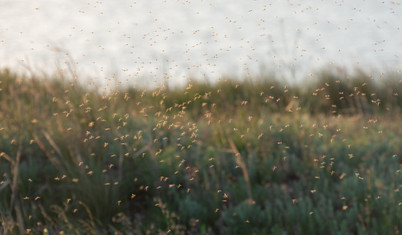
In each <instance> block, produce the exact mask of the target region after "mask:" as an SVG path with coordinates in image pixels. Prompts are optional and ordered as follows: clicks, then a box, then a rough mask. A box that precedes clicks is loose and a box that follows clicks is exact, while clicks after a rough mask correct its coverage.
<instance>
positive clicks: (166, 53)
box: [0, 0, 402, 83]
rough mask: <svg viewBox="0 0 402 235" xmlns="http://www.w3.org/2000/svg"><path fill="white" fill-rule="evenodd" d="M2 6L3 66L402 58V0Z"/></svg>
mask: <svg viewBox="0 0 402 235" xmlns="http://www.w3.org/2000/svg"><path fill="white" fill-rule="evenodd" d="M0 9H1V10H0V67H12V68H14V69H16V70H19V71H21V70H26V67H29V68H31V69H33V70H40V71H44V72H48V73H50V72H53V71H55V70H56V68H57V67H63V65H62V64H63V63H64V62H65V61H66V60H68V61H69V62H71V61H74V62H75V63H76V69H77V71H78V72H79V73H80V75H82V76H83V77H85V76H91V77H93V78H94V80H95V81H96V82H99V83H104V82H105V80H110V78H111V77H112V76H113V74H117V76H118V77H119V78H121V79H122V81H123V82H125V81H130V82H134V81H135V82H138V80H141V79H143V81H141V82H143V83H147V82H151V80H158V79H159V80H160V78H161V77H162V76H163V75H162V74H163V72H166V73H167V74H168V76H169V77H170V80H171V81H172V82H178V83H180V82H181V81H183V80H185V79H186V78H187V77H188V76H194V77H198V78H201V79H209V80H214V79H216V78H219V77H221V76H235V77H247V76H254V75H258V74H261V73H264V71H265V72H267V71H269V72H273V73H275V74H277V75H278V76H286V77H287V78H288V79H303V78H305V77H306V76H308V74H310V75H311V73H313V74H314V71H316V70H317V69H320V68H325V67H326V66H327V65H328V64H330V63H333V64H335V65H340V66H346V67H347V68H354V67H355V66H358V67H360V68H362V69H366V68H367V69H369V70H371V69H378V70H398V69H399V68H400V67H401V56H402V32H401V29H400V18H401V16H402V8H401V6H400V4H399V2H397V1H375V0H370V1H364V0H353V1H345V2H343V1H319V0H310V1H301V0H299V1H284V0H278V1H262V0H260V1H259V0H255V1H253V0H242V1H229V0H215V1H206V0H204V1H200V0H198V1H176V0H165V1H162V0H143V1H131V0H120V1H112V0H109V1H91V0H89V1H82V0H53V1H45V0H35V1H28V0H19V1H18V0H2V1H0ZM65 53H68V56H66V54H65ZM59 64H61V65H59ZM293 72H294V74H293ZM144 79H145V80H144Z"/></svg>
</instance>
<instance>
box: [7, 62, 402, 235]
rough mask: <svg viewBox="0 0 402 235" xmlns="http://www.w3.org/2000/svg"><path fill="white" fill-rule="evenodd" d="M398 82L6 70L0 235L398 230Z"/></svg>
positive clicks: (401, 215)
mask: <svg viewBox="0 0 402 235" xmlns="http://www.w3.org/2000/svg"><path fill="white" fill-rule="evenodd" d="M401 114H402V77H401V76H400V75H391V74H390V75H386V76H385V75H384V77H383V78H375V77H371V76H369V75H366V74H363V73H360V74H357V75H355V76H353V77H346V76H344V75H340V74H334V73H330V72H322V73H321V74H320V75H319V76H318V78H317V79H311V80H309V82H308V83H304V84H290V85H286V84H282V83H281V82H279V81H277V80H275V79H274V78H261V79H255V80H244V81H241V82H237V81H235V80H231V79H228V80H226V81H225V80H222V81H220V82H217V83H216V84H207V83H202V82H192V83H190V84H188V86H187V87H184V88H170V89H169V88H167V87H163V86H162V87H159V88H155V89H151V90H145V89H134V88H130V89H128V88H121V89H116V90H115V91H113V92H111V93H109V94H101V93H99V92H98V91H97V90H96V89H90V88H88V87H84V86H82V85H79V84H77V83H76V82H74V81H72V80H69V79H61V78H58V77H54V78H36V77H22V76H19V75H16V74H13V73H12V72H10V71H9V70H3V71H1V72H0V173H1V175H0V221H1V226H0V234H42V233H43V234H45V233H46V232H44V230H47V231H48V232H47V233H48V234H166V233H171V234H398V233H400V232H401V230H402V194H401V190H402V174H401V166H402V165H401V164H402V156H401V154H402V128H401V126H402V118H401Z"/></svg>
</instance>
